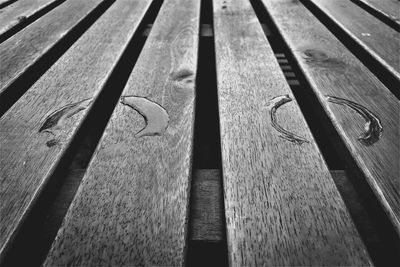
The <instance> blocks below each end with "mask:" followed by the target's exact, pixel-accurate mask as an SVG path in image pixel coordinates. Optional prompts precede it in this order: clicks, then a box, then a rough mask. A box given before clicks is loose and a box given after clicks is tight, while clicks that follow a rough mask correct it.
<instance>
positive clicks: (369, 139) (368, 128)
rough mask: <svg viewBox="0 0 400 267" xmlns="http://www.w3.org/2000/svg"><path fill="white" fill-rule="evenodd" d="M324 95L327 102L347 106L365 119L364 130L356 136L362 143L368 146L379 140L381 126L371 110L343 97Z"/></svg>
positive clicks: (381, 130)
mask: <svg viewBox="0 0 400 267" xmlns="http://www.w3.org/2000/svg"><path fill="white" fill-rule="evenodd" d="M325 97H326V99H327V100H328V102H331V103H334V104H338V105H342V106H347V107H349V108H351V109H353V110H354V111H355V112H357V113H358V114H360V115H361V116H362V117H363V118H364V119H365V126H364V128H365V132H364V133H362V134H361V135H360V137H359V138H358V140H359V141H360V142H361V143H362V144H363V145H366V146H370V145H373V144H374V143H376V142H378V141H379V139H380V138H381V136H382V132H383V127H382V124H381V121H380V119H379V118H378V116H376V115H375V114H374V113H373V112H372V111H370V110H369V109H367V108H366V107H364V106H362V105H360V104H357V103H355V102H352V101H350V100H347V99H344V98H340V97H335V96H329V95H326V96H325Z"/></svg>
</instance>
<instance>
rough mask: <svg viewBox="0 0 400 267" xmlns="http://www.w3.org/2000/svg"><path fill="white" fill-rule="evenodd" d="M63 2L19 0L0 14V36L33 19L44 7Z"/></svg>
mask: <svg viewBox="0 0 400 267" xmlns="http://www.w3.org/2000/svg"><path fill="white" fill-rule="evenodd" d="M62 1H65V0H19V1H17V2H15V3H13V4H11V5H9V6H7V7H6V8H5V9H3V10H2V12H1V13H0V35H2V34H4V33H5V32H7V31H8V30H10V29H12V28H13V27H15V26H16V25H18V24H20V23H21V22H24V21H25V20H27V19H29V18H31V17H33V16H34V15H35V14H37V13H38V12H40V11H41V10H43V9H45V8H46V7H48V6H50V5H52V4H54V3H57V2H62Z"/></svg>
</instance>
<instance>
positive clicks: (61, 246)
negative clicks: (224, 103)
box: [45, 0, 200, 266]
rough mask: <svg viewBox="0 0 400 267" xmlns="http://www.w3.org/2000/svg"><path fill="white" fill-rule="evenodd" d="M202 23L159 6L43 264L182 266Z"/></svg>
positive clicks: (175, 5)
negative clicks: (128, 77) (144, 42)
mask: <svg viewBox="0 0 400 267" xmlns="http://www.w3.org/2000/svg"><path fill="white" fill-rule="evenodd" d="M199 16H200V1H197V0H191V1H187V0H166V1H165V2H164V4H163V6H162V8H161V10H160V13H159V14H158V16H157V19H156V21H155V23H154V25H153V27H152V30H151V32H150V35H149V37H148V39H147V41H146V44H145V46H144V48H143V51H142V52H141V55H140V57H139V59H138V61H137V62H136V64H135V68H134V70H133V72H132V74H131V76H130V79H129V81H128V83H127V85H126V87H125V89H124V91H123V93H122V97H121V101H120V103H119V104H118V105H117V106H116V108H115V110H114V113H113V115H112V116H111V119H110V121H109V123H108V126H107V128H106V130H105V132H104V135H103V137H102V140H101V141H100V143H99V146H98V147H97V150H96V152H95V154H94V158H93V160H92V162H91V164H90V166H89V168H88V171H87V173H86V175H85V177H84V178H83V180H82V184H81V186H80V188H79V189H78V192H77V194H76V197H75V199H74V200H73V202H72V204H71V207H70V209H69V211H68V213H67V215H66V218H65V220H64V223H63V225H62V227H61V229H60V231H59V233H58V235H57V238H56V240H55V242H54V243H53V246H52V249H51V251H50V253H49V255H48V258H47V260H46V262H45V265H50V266H54V265H57V266H60V265H66V264H71V265H77V266H78V265H79V266H82V265H83V266H88V265H92V266H99V265H124V266H138V265H159V266H177V265H183V263H184V254H185V253H184V252H185V249H186V233H187V220H188V198H189V188H190V186H189V182H190V175H191V154H192V137H193V121H194V98H195V91H194V89H195V88H194V81H195V75H196V67H197V51H198V35H199Z"/></svg>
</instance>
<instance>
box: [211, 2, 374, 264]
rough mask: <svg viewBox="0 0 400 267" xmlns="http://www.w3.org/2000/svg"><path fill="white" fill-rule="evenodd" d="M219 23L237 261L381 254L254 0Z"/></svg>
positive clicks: (231, 231) (229, 211)
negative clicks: (367, 236)
mask: <svg viewBox="0 0 400 267" xmlns="http://www.w3.org/2000/svg"><path fill="white" fill-rule="evenodd" d="M214 27H215V45H216V59H217V80H218V97H219V110H220V125H221V143H222V165H223V177H224V192H225V194H224V195H225V217H226V223H227V240H228V252H229V262H230V265H231V266H261V265H267V266H298V265H330V266H332V265H334V266H336V265H347V266H348V265H356V266H361V265H369V264H371V263H370V260H369V257H368V255H367V254H366V251H365V248H364V245H363V243H362V241H361V239H360V238H359V236H358V233H357V231H356V229H355V227H354V225H353V223H352V221H351V219H350V217H349V214H348V211H347V209H346V208H345V205H344V203H343V200H342V199H341V197H340V195H339V192H338V191H337V189H336V186H335V184H334V183H333V180H332V177H331V175H330V173H329V170H328V168H327V166H326V165H325V163H324V160H323V158H322V156H321V154H320V152H319V150H318V147H317V145H316V144H315V142H314V140H313V137H312V135H311V133H310V130H309V128H308V127H307V125H306V123H305V120H304V117H303V116H302V114H301V111H300V109H299V107H298V105H297V102H296V101H295V99H294V97H293V96H292V93H291V91H290V88H289V86H288V84H287V83H286V81H285V77H284V75H283V73H282V71H281V70H280V68H279V65H278V62H277V60H276V58H275V56H274V54H273V51H272V49H271V47H270V46H269V44H268V41H267V39H266V37H265V35H264V33H263V30H262V28H261V25H260V24H259V21H258V19H257V17H256V15H255V14H254V11H253V9H252V7H251V5H250V3H249V2H248V1H247V0H240V1H229V0H216V1H214ZM282 96H284V97H285V98H283V99H291V101H290V102H287V103H286V104H284V105H282V107H279V109H278V111H277V114H275V115H276V117H275V118H274V116H273V112H274V106H271V104H273V103H274V100H276V99H277V98H278V99H279V98H280V97H282ZM275 119H276V121H275ZM274 124H279V126H281V127H282V128H283V129H287V131H290V132H292V133H294V134H295V135H297V136H299V137H301V138H302V139H303V140H301V142H300V139H299V140H297V141H296V140H295V139H293V138H289V136H288V134H283V133H284V131H282V130H281V131H282V133H280V132H278V131H277V130H276V128H274ZM275 127H276V126H275ZM277 129H279V127H277Z"/></svg>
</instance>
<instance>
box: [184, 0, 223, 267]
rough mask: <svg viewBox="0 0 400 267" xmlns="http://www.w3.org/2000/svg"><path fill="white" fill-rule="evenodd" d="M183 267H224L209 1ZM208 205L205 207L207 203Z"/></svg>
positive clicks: (203, 20)
mask: <svg viewBox="0 0 400 267" xmlns="http://www.w3.org/2000/svg"><path fill="white" fill-rule="evenodd" d="M200 27H201V28H200V41H199V56H198V68H197V79H196V105H195V107H196V109H195V126H194V127H195V130H194V146H193V164H192V166H193V167H192V181H191V193H190V201H189V206H190V209H189V231H188V249H187V254H186V261H185V262H186V265H187V266H222V267H223V266H228V250H227V241H226V229H225V209H224V202H223V199H224V197H223V189H222V188H223V186H222V184H223V182H222V173H221V169H222V162H221V140H220V129H219V111H218V94H217V77H216V74H217V72H216V62H215V47H214V30H213V8H212V2H211V0H202V2H201V14H200ZM210 201H211V202H212V203H209V204H207V203H208V202H210Z"/></svg>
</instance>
